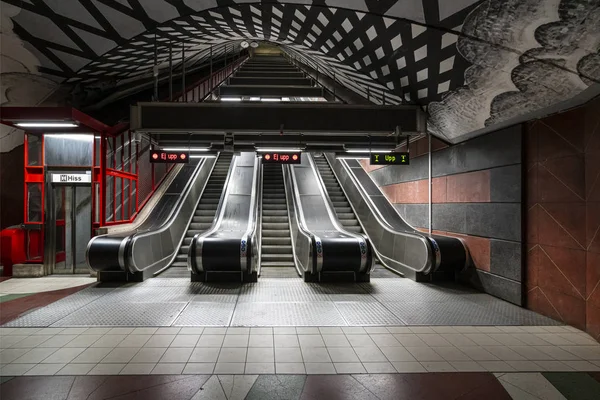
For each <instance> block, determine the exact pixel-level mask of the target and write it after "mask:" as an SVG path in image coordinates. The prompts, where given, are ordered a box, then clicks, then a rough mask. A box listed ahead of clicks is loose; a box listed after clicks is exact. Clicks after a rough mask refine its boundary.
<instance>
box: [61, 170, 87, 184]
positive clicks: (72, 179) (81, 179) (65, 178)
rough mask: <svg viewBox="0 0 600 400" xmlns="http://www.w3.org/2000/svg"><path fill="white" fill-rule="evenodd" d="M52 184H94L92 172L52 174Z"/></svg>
mask: <svg viewBox="0 0 600 400" xmlns="http://www.w3.org/2000/svg"><path fill="white" fill-rule="evenodd" d="M52 183H92V174H91V172H84V173H65V174H52Z"/></svg>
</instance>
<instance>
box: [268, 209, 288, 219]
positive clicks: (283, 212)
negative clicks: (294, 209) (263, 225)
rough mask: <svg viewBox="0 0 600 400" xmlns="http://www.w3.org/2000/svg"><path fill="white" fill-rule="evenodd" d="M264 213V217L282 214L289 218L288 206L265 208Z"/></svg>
mask: <svg viewBox="0 0 600 400" xmlns="http://www.w3.org/2000/svg"><path fill="white" fill-rule="evenodd" d="M262 215H263V218H264V217H275V216H280V215H281V216H285V217H286V218H287V216H288V212H287V208H286V209H285V210H265V209H264V208H263V210H262Z"/></svg>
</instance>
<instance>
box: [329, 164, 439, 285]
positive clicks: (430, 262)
mask: <svg viewBox="0 0 600 400" xmlns="http://www.w3.org/2000/svg"><path fill="white" fill-rule="evenodd" d="M330 157H332V156H331V155H329V154H328V155H326V156H325V159H326V160H327V162H328V163H329V164H330V166H332V163H331V161H330V159H329V158H330ZM333 157H334V156H333ZM337 161H338V162H339V163H340V165H341V166H342V168H343V170H344V171H345V172H346V174H347V175H348V178H349V179H350V180H351V181H352V183H353V184H354V186H355V187H356V188H357V189H358V192H359V194H360V195H361V197H362V198H363V200H364V201H365V204H366V205H367V207H368V208H369V211H371V214H372V215H373V216H374V217H375V220H376V221H377V223H378V224H379V225H380V226H381V227H382V228H383V229H385V230H386V231H388V232H390V233H392V234H394V235H401V236H409V237H411V238H414V239H416V240H419V241H420V242H422V243H423V244H424V245H425V246H426V247H427V249H428V257H427V262H426V263H425V265H424V266H423V267H422V268H415V267H414V266H410V265H406V264H405V263H403V262H401V261H398V260H394V262H396V263H398V264H401V265H403V266H404V267H406V268H409V269H412V270H414V271H416V272H422V273H424V274H428V273H429V272H431V271H432V270H434V269H436V268H437V267H438V266H439V257H436V253H435V251H434V249H433V246H432V244H431V242H430V241H429V240H428V238H426V237H425V236H424V235H422V234H420V233H418V232H417V231H416V230H414V232H410V231H404V230H398V229H396V228H395V227H393V226H391V225H390V224H389V223H388V222H387V221H386V220H385V218H383V215H381V212H380V211H379V209H378V208H377V206H376V205H375V203H373V201H372V200H371V197H370V196H369V195H368V194H367V193H366V192H365V190H364V188H363V187H362V185H361V184H360V182H358V179H357V178H356V176H355V175H354V173H353V172H352V169H351V168H350V167H349V166H348V164H347V163H346V161H345V160H343V159H337ZM331 170H332V171H333V173H334V175H336V178H337V179H338V181H340V179H339V178H338V177H337V174H336V171H335V168H333V166H332V168H331ZM377 188H378V189H379V186H377ZM342 190H343V188H342ZM379 190H380V189H379ZM380 192H381V190H380ZM344 193H345V191H344ZM381 195H382V196H383V193H382V194H381ZM350 204H352V203H350ZM357 215H358V214H357ZM400 218H401V219H402V217H400ZM402 220H403V221H404V219H402ZM405 223H406V221H405ZM406 224H407V225H409V224H408V223H406ZM409 226H410V225H409ZM363 228H364V227H363ZM365 231H366V230H365ZM373 248H374V249H375V252H376V253H377V255H378V256H379V261H381V262H382V263H383V264H384V265H386V263H385V258H388V257H386V256H385V255H382V254H381V253H380V252H379V251H378V250H377V249H376V247H375V246H373ZM386 266H387V265H386ZM388 267H389V266H388ZM392 269H393V268H392Z"/></svg>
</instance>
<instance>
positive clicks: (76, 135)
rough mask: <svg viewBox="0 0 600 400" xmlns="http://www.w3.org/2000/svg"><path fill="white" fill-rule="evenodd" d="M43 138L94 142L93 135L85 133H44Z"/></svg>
mask: <svg viewBox="0 0 600 400" xmlns="http://www.w3.org/2000/svg"><path fill="white" fill-rule="evenodd" d="M44 137H51V138H60V139H70V140H82V141H85V142H92V141H94V135H90V134H85V133H46V134H44Z"/></svg>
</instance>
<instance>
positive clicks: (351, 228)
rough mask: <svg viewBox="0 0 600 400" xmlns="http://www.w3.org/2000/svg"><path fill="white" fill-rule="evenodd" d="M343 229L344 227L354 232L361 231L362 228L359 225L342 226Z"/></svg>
mask: <svg viewBox="0 0 600 400" xmlns="http://www.w3.org/2000/svg"><path fill="white" fill-rule="evenodd" d="M344 229H346V230H347V231H349V232H354V233H362V228H361V227H360V225H359V226H344Z"/></svg>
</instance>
